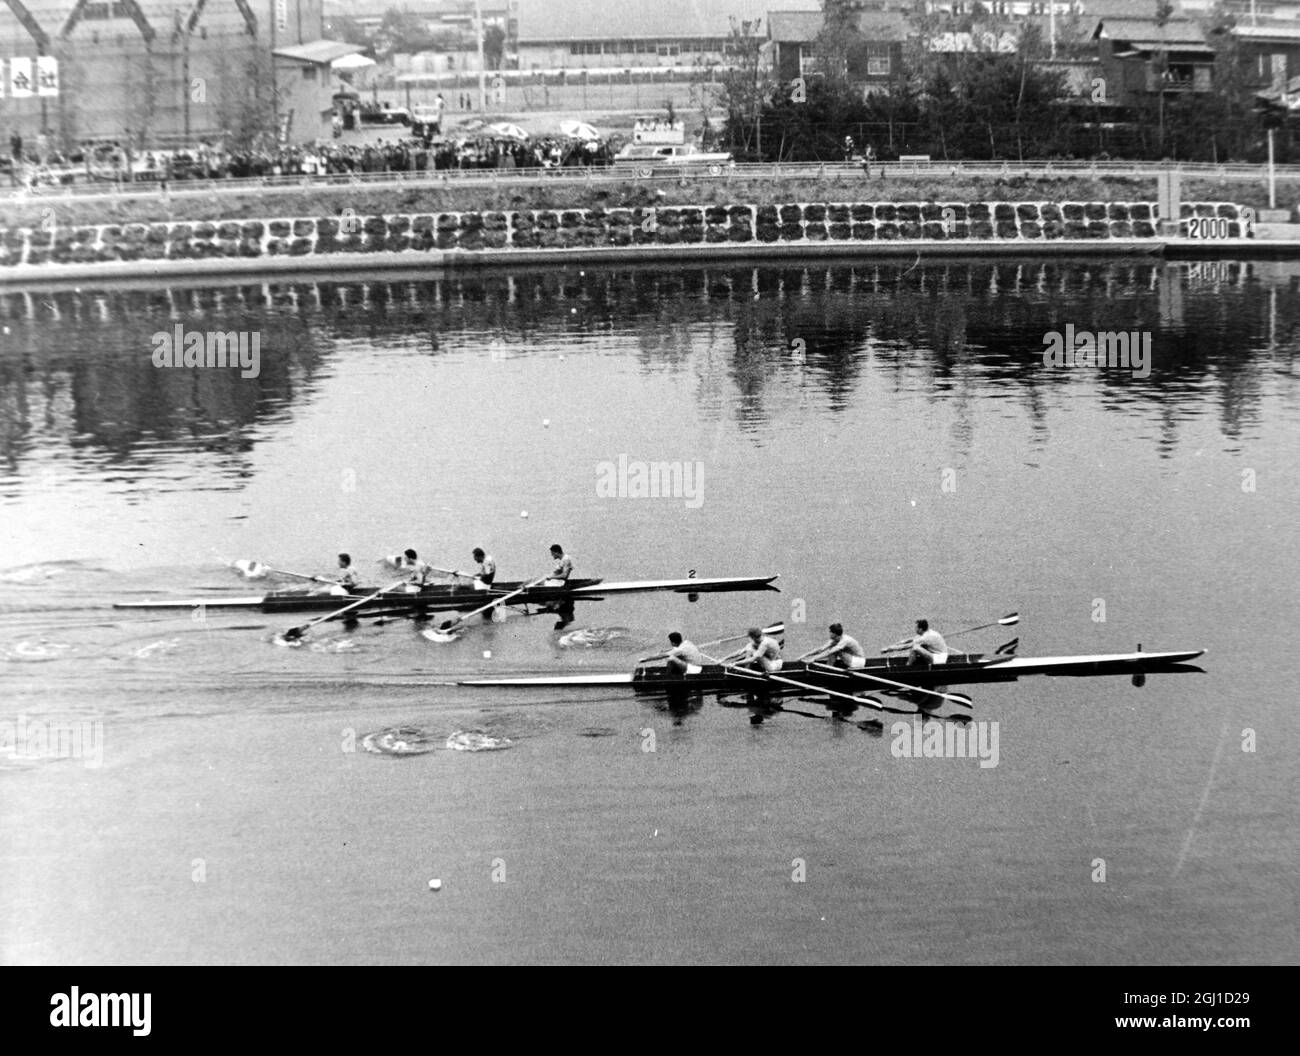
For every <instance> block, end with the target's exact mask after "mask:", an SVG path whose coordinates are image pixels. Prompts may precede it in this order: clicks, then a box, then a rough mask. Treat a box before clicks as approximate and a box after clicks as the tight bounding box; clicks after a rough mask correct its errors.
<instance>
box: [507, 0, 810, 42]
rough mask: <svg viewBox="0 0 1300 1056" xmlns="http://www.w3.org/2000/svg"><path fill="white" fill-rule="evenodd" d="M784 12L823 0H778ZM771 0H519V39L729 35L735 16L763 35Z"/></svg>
mask: <svg viewBox="0 0 1300 1056" xmlns="http://www.w3.org/2000/svg"><path fill="white" fill-rule="evenodd" d="M777 2H779V3H780V4H781V6H782V8H783V11H782V13H783V14H784V13H787V12H790V11H805V12H807V11H811V12H814V13H815V14H816V15H817V16H818V17H819V18H820V14H821V4H820V0H777ZM770 4H771V0H651V2H646V3H643V4H642V3H638V4H635V5H624V6H622V7H620V8H618V10H617V13H613V12H611V9H610V8H607V7H604V6H603V5H601V4H597V3H594V2H593V0H519V42H520V43H521V44H527V43H529V42H530V41H543V40H544V41H579V40H614V39H618V40H629V39H647V38H650V39H653V38H658V39H669V40H671V39H673V38H675V37H676V38H683V37H725V36H728V35H729V34H730V33H731V27H732V24H733V20H734V22H735V23H736V24H739V23H741V22H760V23H761V24H760V26H759V35H760V36H765V35H766V29H767V18H768V8H769V6H770Z"/></svg>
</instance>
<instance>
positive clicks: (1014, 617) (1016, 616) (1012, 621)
mask: <svg viewBox="0 0 1300 1056" xmlns="http://www.w3.org/2000/svg"><path fill="white" fill-rule="evenodd" d="M1019 622H1020V613H1018V612H1009V613H1007V615H1005V616H1003V617H1002V619H1000V620H994V621H993V622H992V623H981V624H980V625H979V626H978V627H967V628H965V630H961V631H953V632H952V634H946V635H944V637H945V638H956V637H957V636H958V635H960V634H970V633H971V632H972V631H986V630H988V629H989V628H990V627H1014V626H1015V625H1016V624H1017V623H1019Z"/></svg>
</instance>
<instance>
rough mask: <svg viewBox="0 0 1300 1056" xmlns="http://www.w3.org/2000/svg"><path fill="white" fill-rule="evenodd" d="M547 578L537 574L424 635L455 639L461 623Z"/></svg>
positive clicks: (448, 640)
mask: <svg viewBox="0 0 1300 1056" xmlns="http://www.w3.org/2000/svg"><path fill="white" fill-rule="evenodd" d="M549 578H550V576H549V574H548V575H545V576H538V577H537V578H536V579H534V580H533V581H532V582H531V583H525V584H524V585H523V586H522V587H520V588H519V589H518V590H512V591H511V592H510V593H509V594H503V595H501V597H499V598H497V599H496V600H495V601H489V602H488V603H487V604H486V605H483V606H481V607H480V608H477V609H475V610H474V611H473V612H467V613H466V614H465V615H464V616H462V617H460V619H458V620H447V621H445V622H444V623H443V625H442V626H441V627H439V628H437V629H436V630H434V629H430V630H427V631H424V632H423V633H424V636H425V637H426V638H428V639H429V641H431V642H454V641H455V640H456V634H455V631H456V630H457V628H459V627H460V626H461V625H462V624H464V623H467V622H468V621H469V620H472V619H473V618H474V617H475V616H481V615H483V613H485V612H490V611H491V610H492V609H495V608H498V607H500V606H502V605H504V604H505V603H506V602H507V601H509V600H510V599H511V598H517V597H519V595H520V594H522V593H524V591H526V590H531V589H532V588H533V587H535V586H537V585H538V584H539V583H545V582H546V580H547V579H549Z"/></svg>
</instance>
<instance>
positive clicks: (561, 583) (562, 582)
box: [542, 579, 569, 587]
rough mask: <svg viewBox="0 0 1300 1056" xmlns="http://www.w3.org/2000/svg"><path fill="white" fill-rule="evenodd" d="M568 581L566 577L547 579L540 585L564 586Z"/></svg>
mask: <svg viewBox="0 0 1300 1056" xmlns="http://www.w3.org/2000/svg"><path fill="white" fill-rule="evenodd" d="M568 582H569V581H568V580H567V579H548V580H547V581H546V582H545V583H543V584H542V586H544V587H563V586H566V585H567V584H568Z"/></svg>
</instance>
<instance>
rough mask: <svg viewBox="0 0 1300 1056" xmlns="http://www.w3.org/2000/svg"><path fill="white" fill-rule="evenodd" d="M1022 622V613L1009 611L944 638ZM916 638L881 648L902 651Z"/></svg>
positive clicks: (1011, 625) (886, 650) (894, 651)
mask: <svg viewBox="0 0 1300 1056" xmlns="http://www.w3.org/2000/svg"><path fill="white" fill-rule="evenodd" d="M1019 622H1020V613H1018V612H1009V613H1007V615H1005V616H1003V617H1002V619H1000V620H994V621H993V622H992V623H981V624H980V625H979V626H978V627H966V628H964V629H963V630H960V631H953V632H952V634H945V635H944V638H945V639H948V638H957V637H959V636H960V635H963V634H971V633H972V632H974V631H986V630H988V629H989V628H990V627H1014V626H1015V625H1016V624H1017V623H1019ZM915 641H916V639H915V638H908V639H907V640H906V641H903V642H899V643H898V644H896V645H890V646H886V647H885V648H884V649H882V650H881V652H882V653H901V652H902V651H903V650H904V649H910V648H911V647H912V643H913V642H915Z"/></svg>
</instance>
